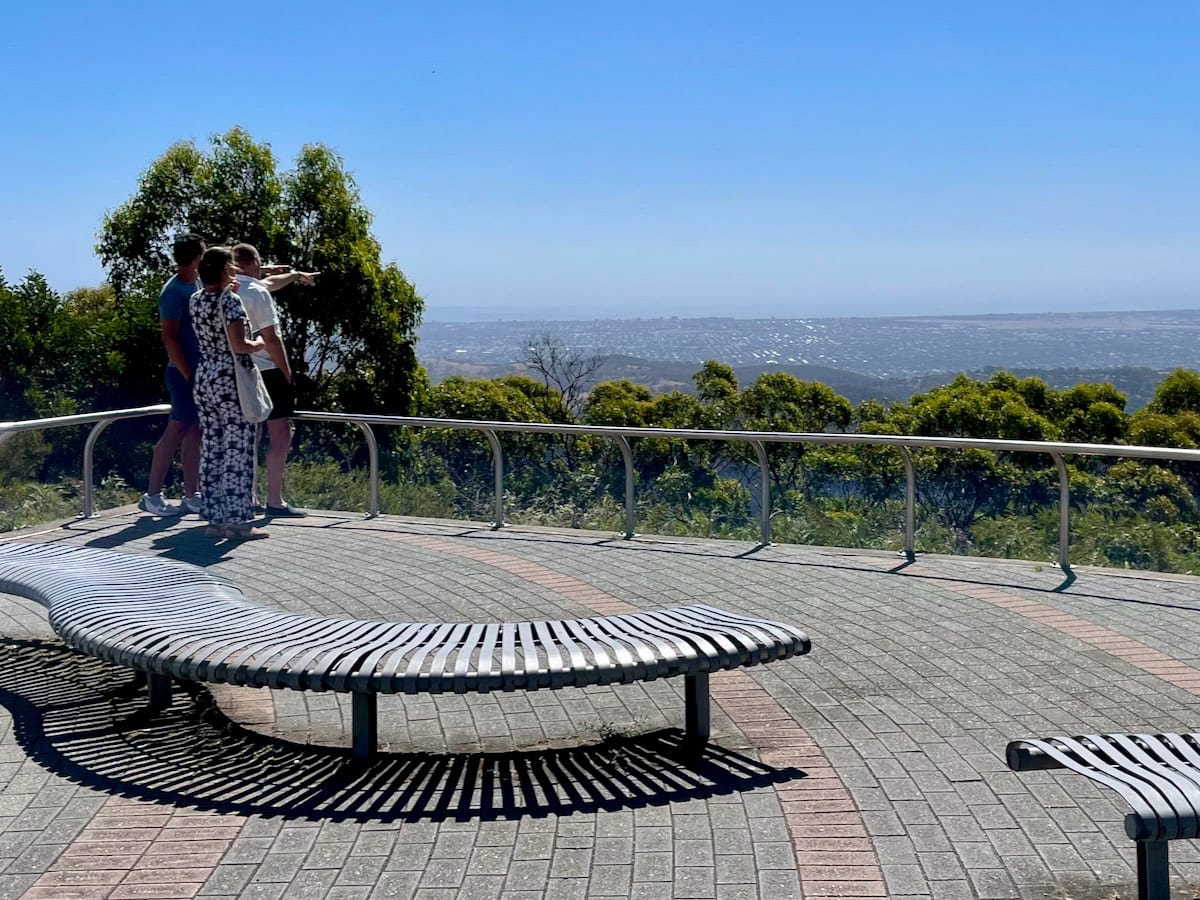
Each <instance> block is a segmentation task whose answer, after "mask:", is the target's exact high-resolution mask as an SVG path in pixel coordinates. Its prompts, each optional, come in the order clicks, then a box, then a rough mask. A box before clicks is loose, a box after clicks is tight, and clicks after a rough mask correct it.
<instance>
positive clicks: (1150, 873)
mask: <svg viewBox="0 0 1200 900" xmlns="http://www.w3.org/2000/svg"><path fill="white" fill-rule="evenodd" d="M1137 876H1138V900H1170V898H1171V889H1170V888H1169V887H1168V886H1167V878H1168V867H1167V842H1166V841H1138V842H1137Z"/></svg>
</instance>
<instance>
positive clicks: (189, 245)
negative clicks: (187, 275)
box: [171, 234, 204, 266]
mask: <svg viewBox="0 0 1200 900" xmlns="http://www.w3.org/2000/svg"><path fill="white" fill-rule="evenodd" d="M203 252H204V239H203V238H202V237H200V235H198V234H181V235H179V237H177V238H175V246H174V247H172V248H171V256H172V257H173V258H174V260H175V265H177V266H190V265H191V264H192V263H194V262H195V261H196V257H197V256H199V255H200V254H201V253H203Z"/></svg>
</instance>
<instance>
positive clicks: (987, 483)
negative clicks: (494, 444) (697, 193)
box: [0, 129, 1200, 572]
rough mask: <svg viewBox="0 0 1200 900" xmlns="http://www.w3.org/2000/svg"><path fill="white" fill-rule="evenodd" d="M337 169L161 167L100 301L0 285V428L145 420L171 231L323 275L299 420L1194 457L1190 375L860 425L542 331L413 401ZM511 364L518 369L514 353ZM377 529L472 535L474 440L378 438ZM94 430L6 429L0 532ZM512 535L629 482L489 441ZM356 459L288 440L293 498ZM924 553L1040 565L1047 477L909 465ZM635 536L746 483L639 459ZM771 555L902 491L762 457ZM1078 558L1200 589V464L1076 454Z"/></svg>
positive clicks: (947, 459)
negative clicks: (646, 379)
mask: <svg viewBox="0 0 1200 900" xmlns="http://www.w3.org/2000/svg"><path fill="white" fill-rule="evenodd" d="M369 225H370V214H369V213H368V212H367V211H366V210H365V209H364V208H363V206H362V203H361V200H360V198H359V196H358V192H357V189H356V188H355V186H354V183H353V180H352V179H351V178H350V176H349V175H348V174H347V173H346V172H345V170H344V168H343V165H342V161H341V160H340V158H338V157H337V156H336V155H335V154H334V153H333V152H332V151H330V150H328V149H327V148H324V147H321V146H309V147H305V148H304V149H303V150H302V151H301V152H300V155H299V157H298V158H297V160H296V163H295V166H294V167H293V168H292V169H291V170H288V171H285V172H282V173H281V172H278V171H277V166H276V162H275V159H274V157H273V155H272V153H271V150H270V148H269V147H267V146H266V145H261V144H256V143H255V142H254V141H253V140H252V139H251V138H250V137H249V135H247V134H245V133H244V132H242V131H240V130H237V129H235V130H234V131H231V132H229V133H227V134H225V135H220V136H217V137H214V138H213V140H212V144H211V147H210V148H208V149H207V151H202V150H199V149H197V148H196V147H195V146H193V145H191V144H179V145H176V146H174V147H171V148H170V149H169V150H168V151H167V152H166V153H164V154H163V155H162V156H161V157H159V158H158V159H157V160H155V161H154V162H153V163H152V164H151V165H150V167H149V168H148V169H147V171H146V173H145V174H144V175H143V177H142V179H141V181H140V183H139V184H138V186H137V188H136V191H135V192H134V194H133V196H132V197H131V198H130V199H129V200H128V201H127V202H126V203H125V204H123V205H121V206H120V207H118V208H117V209H116V210H115V211H113V212H112V213H111V214H109V215H108V216H107V217H105V219H104V222H103V224H102V227H101V231H100V235H99V243H98V247H97V250H98V252H99V253H100V255H101V258H102V259H103V260H104V261H105V264H106V265H107V266H108V269H109V276H110V280H109V282H108V283H106V284H104V285H101V286H99V287H96V288H85V289H80V290H77V291H72V292H69V293H67V294H58V293H56V292H54V291H52V290H51V289H50V288H49V287H48V286H47V284H46V283H45V281H44V279H42V278H41V277H40V276H39V275H37V274H36V273H30V274H29V275H27V276H26V277H25V278H24V279H22V280H21V281H19V282H16V283H12V282H9V281H7V280H6V279H5V278H4V277H3V275H2V274H0V420H20V419H30V418H37V417H45V416H55V415H64V414H69V413H75V412H84V411H90V410H105V409H117V408H122V407H131V406H139V405H145V404H149V403H157V402H162V400H163V398H164V390H163V388H162V381H161V379H162V366H163V350H162V346H161V342H160V339H159V334H158V322H157V298H158V290H159V288H160V286H161V284H162V282H163V281H164V280H165V279H166V277H167V276H168V275H169V274H170V266H169V265H168V263H167V257H166V250H167V248H168V247H169V245H170V239H171V236H172V234H173V233H174V232H175V231H176V230H183V229H186V230H195V231H199V232H200V233H202V234H204V235H205V236H206V237H208V238H210V239H211V240H214V241H217V240H221V241H232V240H238V239H249V240H251V241H253V242H255V243H257V244H258V245H259V246H260V248H265V250H266V255H267V256H269V257H270V258H272V259H273V260H275V261H279V262H287V263H293V264H295V265H298V266H303V267H306V268H315V269H320V270H321V271H322V272H323V273H324V274H323V275H322V276H321V278H320V280H319V282H318V284H317V286H316V287H315V288H306V289H295V288H289V289H288V291H291V296H288V295H287V294H286V293H285V294H281V296H280V307H281V312H282V313H283V315H284V332H285V336H286V340H287V343H288V345H289V348H290V351H291V355H292V357H293V359H295V360H297V364H296V369H297V371H298V373H299V378H298V384H299V389H300V397H301V399H300V406H301V408H315V409H326V410H347V411H355V412H364V413H376V412H379V413H387V414H394V415H407V414H418V415H425V416H433V417H444V418H459V419H489V420H507V421H528V422H557V423H572V422H578V423H587V424H596V425H617V426H652V427H668V428H701V429H721V430H761V431H803V432H822V431H836V432H860V433H878V434H897V435H927V436H958V437H977V438H1010V439H1019V440H1029V441H1043V440H1064V441H1077V442H1086V443H1102V444H1150V445H1157V446H1165V447H1189V448H1194V447H1197V446H1200V374H1197V373H1196V372H1193V371H1189V370H1179V371H1176V372H1173V373H1171V374H1170V375H1169V376H1167V377H1166V378H1165V379H1164V380H1163V381H1162V382H1161V383H1160V384H1159V385H1158V387H1157V389H1156V391H1155V393H1154V396H1153V398H1152V399H1151V400H1150V402H1149V403H1148V404H1147V405H1146V406H1145V407H1144V408H1142V409H1139V410H1138V411H1137V412H1135V413H1133V414H1129V413H1128V412H1127V410H1126V398H1125V396H1124V395H1123V394H1122V393H1121V392H1120V391H1118V390H1116V389H1115V388H1114V387H1113V386H1111V385H1109V384H1091V383H1081V384H1077V385H1075V386H1073V387H1070V388H1067V389H1062V390H1059V389H1054V388H1051V387H1049V386H1048V385H1047V384H1046V383H1045V382H1044V381H1042V380H1040V379H1038V378H1020V377H1017V376H1015V375H1012V374H1009V373H1007V372H997V373H995V374H993V375H991V376H989V377H986V378H982V379H978V380H977V379H971V378H968V377H966V376H960V377H959V378H957V379H955V380H954V381H952V382H951V383H949V384H944V385H940V386H937V387H933V388H931V389H929V390H926V391H921V392H918V393H914V394H913V395H912V396H911V397H910V398H909V399H908V400H907V401H906V402H903V403H893V404H890V405H886V406H885V405H883V404H881V403H878V402H874V401H865V402H862V403H859V404H857V405H855V404H852V403H851V402H850V401H849V400H847V399H846V398H845V397H843V396H841V395H839V394H838V393H836V392H835V391H834V390H832V389H831V388H830V387H828V386H826V385H824V384H821V383H817V382H807V381H802V380H799V379H798V378H796V377H795V376H793V375H791V374H788V373H786V372H767V373H764V374H761V375H759V376H757V377H756V378H754V379H753V381H751V382H750V383H748V384H740V383H739V382H738V378H737V376H736V374H735V372H734V370H733V369H732V368H731V367H730V366H728V365H726V364H724V363H722V362H720V361H716V360H710V361H708V362H706V363H704V364H703V366H702V367H701V368H700V370H699V371H697V372H696V373H695V374H694V376H693V381H694V383H695V387H696V392H695V394H694V395H693V394H685V393H682V392H671V393H665V394H652V393H651V391H650V390H649V389H647V388H646V387H643V386H641V385H638V384H635V383H633V382H631V381H627V380H616V381H605V382H601V383H599V384H592V383H591V382H590V380H589V379H590V376H592V375H593V374H594V373H595V372H596V371H598V366H597V365H596V360H595V359H594V358H587V359H584V358H582V357H580V356H577V355H573V354H571V353H570V352H569V351H566V349H565V348H563V347H561V345H559V344H558V343H557V342H556V341H555V339H554V337H553V336H552V335H543V336H540V337H538V338H536V339H534V340H533V341H532V342H531V345H530V347H529V348H528V350H527V358H526V362H527V365H528V371H529V372H530V373H532V374H534V375H536V376H537V377H536V378H532V377H526V376H517V375H508V376H505V377H501V378H495V379H468V378H462V377H452V378H449V379H447V380H446V381H444V382H442V383H441V384H438V385H433V386H431V385H430V384H429V383H428V379H427V378H426V377H425V374H424V372H423V371H422V370H421V368H420V366H419V365H417V363H416V356H415V352H414V345H415V329H416V326H417V324H418V323H419V321H420V316H421V311H422V301H421V298H420V297H419V296H418V295H417V294H416V292H415V290H414V289H413V287H412V285H410V284H409V283H408V282H407V280H405V278H404V276H403V274H402V273H401V272H400V270H399V269H398V268H397V267H396V266H395V265H394V264H384V263H383V262H382V261H381V260H380V258H379V255H380V249H379V245H378V243H377V242H376V241H375V239H374V238H373V237H372V236H371V234H370V230H369ZM514 349H516V348H514ZM161 427H162V423H161V422H158V421H154V420H152V419H146V420H134V421H129V422H121V423H117V424H115V425H114V426H112V427H111V428H110V429H109V431H108V432H107V433H106V435H105V437H104V439H103V440H102V441H101V442H100V444H99V446H98V448H97V460H96V469H97V472H99V473H101V477H102V478H103V482H102V484H101V485H100V486H99V497H98V501H99V505H100V506H101V507H104V506H112V505H119V504H121V503H124V502H129V501H130V500H132V499H134V498H135V497H136V495H137V493H138V492H139V486H140V485H142V484H143V482H144V479H145V477H146V472H147V468H148V460H149V453H150V447H151V445H152V442H153V441H154V439H155V438H156V437H157V433H158V430H159V429H160V428H161ZM377 432H378V435H379V437H380V439H381V469H382V476H383V489H382V507H383V511H384V512H389V513H399V514H408V515H421V516H432V517H453V518H469V519H475V520H479V519H483V520H487V519H489V518H490V516H491V512H492V501H493V498H492V485H493V475H492V460H491V452H490V449H489V446H488V444H487V442H486V440H485V439H484V438H483V437H482V436H481V435H478V434H473V433H470V432H463V431H456V430H452V429H425V430H423V431H419V432H417V431H412V430H408V429H399V428H391V429H387V428H383V429H378V430H377ZM85 437H86V429H82V428H72V429H61V430H53V431H46V432H39V433H30V434H20V435H15V436H12V437H10V438H9V439H8V440H5V441H3V442H0V530H7V529H11V528H14V527H19V526H21V525H23V524H32V523H39V522H46V521H50V520H53V519H55V518H60V517H65V516H69V515H71V514H74V513H75V512H77V511H78V509H79V492H80V486H79V482H78V477H79V466H80V460H81V452H82V445H83V441H84V439H85ZM500 440H501V443H502V445H503V447H504V453H505V470H506V477H505V488H506V496H505V507H506V511H507V515H508V518H509V519H510V521H513V522H517V523H537V524H554V525H566V526H572V527H586V528H596V529H603V530H609V531H622V530H623V529H624V510H623V497H624V493H623V492H624V470H623V466H622V462H621V457H620V454H619V452H618V450H617V448H616V447H615V446H614V445H613V444H612V442H611V441H608V440H605V439H602V438H594V437H579V438H569V439H561V438H557V437H544V436H539V435H529V434H504V435H502V436H501V438H500ZM365 457H366V453H365V447H364V445H363V441H362V437H361V435H360V434H359V433H358V431H357V429H355V428H353V427H350V426H332V425H331V426H321V425H315V424H306V425H304V426H302V427H301V429H300V432H299V440H298V444H297V447H296V450H295V452H294V459H295V462H294V464H293V465H292V466H291V467H290V469H289V473H290V474H289V481H290V487H289V497H290V498H291V499H292V500H293V501H295V502H297V503H302V504H306V505H311V506H315V507H318V508H332V509H363V508H365V506H366V504H367V485H366V476H365V472H364V465H365ZM913 457H914V463H915V465H916V467H917V485H918V531H917V547H918V549H920V550H925V551H933V552H953V553H968V554H973V555H991V556H1009V557H1020V558H1028V559H1052V558H1054V557H1055V546H1056V541H1057V528H1058V520H1057V516H1056V511H1055V508H1054V504H1055V503H1056V502H1057V496H1058V485H1057V477H1056V472H1055V469H1054V467H1053V464H1052V462H1051V460H1050V459H1049V457H1045V456H1042V455H1040V454H1031V453H1017V454H994V453H989V452H983V451H965V452H960V451H949V450H927V451H919V452H914V454H913ZM634 460H635V466H636V481H637V507H638V508H637V528H638V530H639V531H641V532H644V533H658V534H698V535H705V536H714V537H729V538H739V539H746V540H754V539H756V538H757V537H758V524H757V515H758V510H757V509H756V508H755V503H756V502H757V498H758V496H759V494H758V481H757V479H758V478H759V468H758V463H757V460H756V458H755V456H754V454H753V452H752V450H751V449H750V448H749V447H748V446H746V445H742V444H739V443H732V442H721V441H675V440H659V439H654V440H650V439H644V440H640V441H637V442H635V446H634ZM768 462H769V477H770V480H771V492H772V510H771V515H772V529H773V536H774V538H775V540H777V541H789V542H802V543H811V544H828V545H839V546H846V547H867V548H899V547H900V546H901V543H902V537H901V522H902V517H903V502H902V497H903V489H904V475H903V467H902V462H901V457H900V455H899V453H897V452H896V451H895V450H891V449H888V448H883V447H866V446H858V447H856V446H842V447H820V446H815V445H807V446H805V445H774V446H770V447H769V448H768ZM1069 467H1070V472H1071V484H1072V501H1073V504H1074V506H1075V509H1074V510H1073V519H1072V527H1073V533H1072V550H1071V555H1072V559H1073V560H1074V561H1075V562H1076V563H1079V564H1084V563H1096V564H1104V565H1116V566H1130V567H1137V568H1156V569H1162V570H1169V571H1194V572H1200V547H1198V546H1197V542H1198V539H1197V531H1198V529H1200V505H1198V504H1197V502H1196V495H1197V489H1198V488H1200V469H1198V468H1197V467H1194V466H1191V465H1185V464H1174V463H1166V464H1161V465H1156V464H1152V463H1149V462H1141V461H1130V460H1121V459H1119V458H1112V459H1107V458H1096V457H1076V458H1073V459H1071V460H1069Z"/></svg>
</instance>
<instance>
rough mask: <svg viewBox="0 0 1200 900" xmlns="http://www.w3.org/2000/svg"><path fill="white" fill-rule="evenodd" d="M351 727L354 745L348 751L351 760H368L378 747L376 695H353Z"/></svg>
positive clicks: (377, 704)
mask: <svg viewBox="0 0 1200 900" xmlns="http://www.w3.org/2000/svg"><path fill="white" fill-rule="evenodd" d="M350 697H351V700H352V702H353V708H352V722H351V724H352V727H353V731H354V744H353V747H352V749H351V751H350V756H351V757H352V758H353V759H370V758H371V757H372V756H374V755H375V751H376V749H378V747H379V716H378V712H379V702H378V695H377V694H372V693H357V692H356V693H353V694H351V695H350Z"/></svg>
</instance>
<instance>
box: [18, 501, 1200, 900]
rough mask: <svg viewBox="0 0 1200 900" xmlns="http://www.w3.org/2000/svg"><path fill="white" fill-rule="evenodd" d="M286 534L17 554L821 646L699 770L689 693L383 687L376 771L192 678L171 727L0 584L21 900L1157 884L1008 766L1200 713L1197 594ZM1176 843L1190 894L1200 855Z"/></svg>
mask: <svg viewBox="0 0 1200 900" xmlns="http://www.w3.org/2000/svg"><path fill="white" fill-rule="evenodd" d="M269 527H270V529H271V531H272V538H271V540H269V541H260V542H252V543H247V544H241V545H231V544H227V543H222V544H214V543H213V542H212V541H209V540H207V539H205V538H204V537H203V533H202V532H203V529H202V527H201V525H200V523H198V522H197V521H196V520H195V518H194V517H185V518H184V519H183V520H182V521H156V520H153V519H150V518H148V517H143V516H139V515H138V514H137V513H136V512H134V511H132V510H128V509H125V510H117V511H112V512H109V513H106V514H105V515H103V516H102V517H100V518H97V519H92V520H87V521H77V522H70V523H65V525H63V526H55V527H49V526H48V527H46V528H43V529H30V530H29V531H27V532H23V533H19V534H13V535H7V536H5V537H6V539H9V540H40V541H50V542H58V541H63V542H68V543H75V544H86V545H89V546H95V547H107V548H112V549H118V550H124V551H128V552H132V553H143V554H161V555H164V556H167V557H170V558H174V559H181V560H186V561H188V562H192V563H195V564H198V565H203V566H213V567H214V568H216V569H219V570H220V571H221V572H222V573H224V574H226V575H228V576H230V577H232V578H233V579H234V580H235V581H237V583H238V584H239V585H240V586H241V587H242V588H243V590H244V591H245V592H246V593H247V594H248V595H250V596H251V597H253V598H255V599H257V600H258V601H260V602H262V603H267V604H275V605H278V606H281V607H284V608H287V609H292V610H296V611H303V612H313V613H320V614H326V615H340V616H355V617H369V618H386V619H393V620H397V619H427V620H435V619H436V620H443V619H462V620H471V619H479V618H484V617H487V618H495V619H507V618H511V617H514V616H515V617H519V618H534V617H542V616H548V617H559V616H576V615H587V614H592V613H613V612H622V611H626V610H629V609H652V608H656V607H663V606H670V605H676V604H679V603H685V602H708V603H712V604H715V605H719V606H725V607H728V608H731V609H735V610H742V611H745V612H747V613H752V614H755V615H762V616H768V617H772V618H778V619H781V620H784V621H789V622H793V623H795V624H798V625H800V626H801V627H803V628H805V629H806V630H807V631H808V632H809V634H810V635H811V636H812V638H813V652H812V653H811V654H810V655H809V656H806V657H800V658H797V659H793V660H786V661H783V662H779V663H773V664H771V665H768V666H763V667H756V668H751V669H745V670H739V671H737V672H729V673H722V674H720V675H718V676H714V678H713V699H714V709H713V746H712V749H711V752H709V753H708V754H706V756H705V757H704V758H703V760H701V761H696V760H694V759H690V758H689V757H688V756H687V755H686V754H682V753H680V752H679V732H678V728H679V726H680V725H681V720H682V715H683V703H682V696H681V693H680V688H681V685H680V684H677V683H676V681H677V680H668V681H662V682H650V683H638V684H631V685H622V686H617V687H612V688H590V689H586V690H563V691H539V692H533V693H514V694H499V695H481V696H465V697H464V696H456V695H439V696H436V697H430V696H424V697H422V696H414V697H403V698H401V697H393V696H384V697H382V698H381V699H380V704H379V706H380V737H381V742H382V743H383V745H384V746H385V748H386V749H387V750H388V751H389V752H387V753H385V754H382V755H381V756H380V758H379V759H378V760H377V761H375V762H373V763H371V764H369V765H367V766H362V765H354V764H352V763H351V762H350V761H349V759H348V755H347V753H346V752H345V750H344V749H342V748H344V746H345V745H346V743H347V742H348V734H349V704H348V702H347V698H346V697H344V696H341V695H331V694H318V693H296V692H287V691H280V692H270V691H258V690H251V689H239V688H230V687H225V686H213V687H211V688H210V687H200V686H189V687H188V688H187V689H185V690H181V691H179V692H177V696H176V700H175V702H174V704H173V705H172V707H171V708H170V709H168V710H165V711H163V712H161V713H159V714H155V715H150V714H148V713H147V712H146V711H145V709H144V699H143V697H142V695H141V693H140V689H139V687H138V684H137V683H136V680H135V679H134V677H133V676H132V674H131V673H130V672H128V670H123V669H120V668H117V667H113V666H110V665H108V664H106V663H102V662H100V661H98V660H93V659H89V658H87V657H83V656H80V655H77V654H75V653H72V652H71V651H68V650H66V649H65V648H64V647H63V645H62V644H61V642H59V641H58V640H57V639H56V638H55V637H54V635H53V633H52V632H51V631H50V629H49V628H48V626H47V625H46V623H45V616H44V614H43V612H42V610H41V609H40V607H37V606H36V605H33V604H30V603H28V602H26V601H23V600H19V599H17V598H11V597H4V596H0V637H2V638H4V640H2V641H0V900H3V898H9V897H13V898H15V897H22V896H25V897H31V898H36V897H89V898H90V897H97V898H99V897H104V898H119V897H204V898H217V897H246V898H251V897H287V898H292V897H330V898H335V897H336V898H352V897H362V898H368V897H405V898H422V900H432V898H440V897H446V898H450V897H466V898H470V897H479V898H504V900H517V898H535V897H536V898H560V897H563V898H567V897H629V896H633V897H646V898H654V897H672V898H674V897H680V898H683V897H688V898H708V897H711V898H730V900H732V898H741V897H761V898H787V897H800V896H805V897H823V896H831V897H832V896H851V897H853V896H858V897H879V896H890V897H937V898H942V897H947V898H948V897H981V898H1007V897H1028V898H1084V897H1095V898H1113V897H1118V896H1120V897H1125V896H1133V895H1134V894H1132V893H1131V892H1132V882H1133V871H1132V864H1133V846H1132V843H1131V842H1130V841H1128V840H1127V839H1125V837H1124V834H1123V831H1122V829H1121V818H1122V816H1123V810H1122V809H1121V808H1120V806H1119V805H1118V804H1117V803H1116V802H1115V800H1114V798H1113V797H1111V796H1109V795H1108V793H1106V792H1101V791H1100V790H1098V789H1096V788H1095V787H1093V786H1092V785H1091V784H1090V783H1088V782H1086V781H1085V780H1083V779H1079V778H1064V777H1062V776H1059V775H1056V774H1054V773H1030V774H1027V775H1020V776H1018V775H1015V774H1014V773H1011V772H1009V771H1008V770H1007V768H1006V767H1005V765H1004V760H1003V758H1002V753H1003V750H1004V745H1005V743H1006V742H1007V741H1008V740H1010V739H1012V738H1016V737H1023V736H1030V735H1035V734H1048V733H1061V732H1072V733H1081V732H1090V731H1104V730H1122V731H1125V730H1154V729H1159V730H1191V729H1193V728H1195V727H1196V725H1197V719H1198V716H1197V710H1198V709H1200V649H1198V647H1200V642H1198V640H1197V638H1200V580H1198V579H1193V578H1187V577H1181V576H1163V575H1154V574H1146V573H1131V572H1123V571H1113V570H1086V571H1081V572H1080V573H1079V577H1078V578H1077V580H1075V581H1074V582H1073V583H1070V584H1066V583H1064V579H1063V578H1062V574H1061V573H1060V572H1058V571H1057V570H1056V569H1054V568H1053V567H1052V566H1050V565H1047V564H1036V563H1030V562H999V561H984V560H964V559H958V558H946V557H922V558H921V559H919V560H918V561H917V562H916V563H913V564H904V563H902V562H901V561H900V560H898V559H897V558H896V557H894V556H890V555H887V554H882V553H870V552H851V551H839V550H829V549H820V548H811V547H798V546H772V547H767V548H763V549H761V550H757V551H754V552H748V551H750V550H751V549H752V548H750V547H748V546H747V545H745V544H741V543H736V542H715V541H702V540H686V539H654V538H639V539H635V540H633V541H624V540H619V539H617V538H615V537H614V536H612V535H602V534H593V533H585V532H577V531H553V530H542V529H517V528H514V529H505V530H503V531H499V532H492V531H489V530H486V529H484V528H480V527H476V526H471V525H467V524H464V523H445V522H429V521H414V520H401V519H396V518H381V519H376V520H372V521H364V520H362V519H361V518H358V517H355V516H352V515H346V514H320V515H313V516H310V517H309V518H307V519H303V520H290V521H279V522H275V523H273V524H271V525H270V526H269ZM1176 844H1177V845H1178V846H1173V847H1172V861H1173V864H1174V865H1173V868H1174V871H1173V876H1174V878H1175V883H1176V886H1177V887H1178V888H1179V889H1180V890H1181V891H1187V889H1188V887H1189V885H1191V884H1193V883H1197V882H1200V854H1198V852H1197V848H1196V847H1195V846H1194V845H1193V844H1192V843H1191V842H1184V841H1181V842H1176ZM1181 896H1192V894H1190V893H1183V894H1181Z"/></svg>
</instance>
